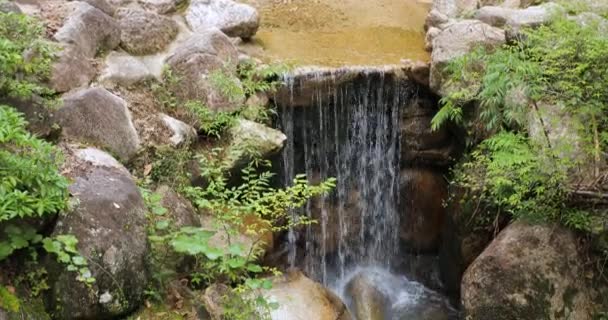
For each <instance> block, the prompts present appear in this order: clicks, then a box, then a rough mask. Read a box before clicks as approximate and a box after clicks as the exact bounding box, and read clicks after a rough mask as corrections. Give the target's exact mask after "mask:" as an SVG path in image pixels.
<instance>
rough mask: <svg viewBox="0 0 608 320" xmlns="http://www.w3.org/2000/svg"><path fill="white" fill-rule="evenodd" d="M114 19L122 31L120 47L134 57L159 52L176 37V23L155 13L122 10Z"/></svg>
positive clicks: (128, 9)
mask: <svg viewBox="0 0 608 320" xmlns="http://www.w3.org/2000/svg"><path fill="white" fill-rule="evenodd" d="M116 19H117V20H118V24H119V25H120V28H121V30H122V33H121V36H120V45H121V46H122V48H123V49H125V51H127V52H129V53H131V54H134V55H146V54H153V53H157V52H160V51H162V50H163V49H164V48H165V47H166V46H167V45H168V44H169V43H171V41H173V39H175V37H176V36H177V31H178V27H177V22H175V21H173V20H171V19H169V18H167V17H165V16H161V15H158V14H156V13H152V12H148V11H144V10H140V9H130V8H124V9H119V10H118V11H117V12H116Z"/></svg>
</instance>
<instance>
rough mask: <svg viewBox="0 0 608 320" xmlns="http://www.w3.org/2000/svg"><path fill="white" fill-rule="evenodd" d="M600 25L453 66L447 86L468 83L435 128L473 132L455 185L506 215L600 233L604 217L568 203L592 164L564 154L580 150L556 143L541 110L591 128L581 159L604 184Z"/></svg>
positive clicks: (605, 103) (604, 54)
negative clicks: (576, 178)
mask: <svg viewBox="0 0 608 320" xmlns="http://www.w3.org/2000/svg"><path fill="white" fill-rule="evenodd" d="M597 27H598V26H597V25H595V24H593V23H590V24H588V25H587V26H581V25H579V24H578V23H577V22H575V21H571V20H567V19H557V20H555V21H554V22H553V23H551V24H549V25H546V26H541V27H539V28H536V29H532V30H525V31H524V32H523V35H522V36H521V37H520V38H521V39H522V40H521V41H520V42H518V43H515V44H511V45H505V46H504V47H502V48H500V49H497V50H495V51H493V52H487V51H486V50H485V49H483V48H478V49H477V50H474V51H473V52H472V53H470V54H467V55H465V56H463V57H461V58H458V59H456V60H455V61H453V62H452V63H451V64H450V65H449V66H448V67H447V71H448V73H449V74H450V75H451V78H450V79H449V82H451V83H452V84H468V85H465V86H463V87H462V88H461V89H459V90H456V91H455V92H453V93H451V94H449V95H448V96H446V97H444V98H443V99H442V101H441V102H442V108H441V110H440V111H439V112H438V114H437V115H436V117H435V118H434V119H433V121H432V125H433V128H434V129H437V128H439V127H440V126H442V125H444V124H445V123H446V122H448V121H451V122H455V123H457V124H460V125H462V126H464V127H465V128H467V129H468V132H469V144H468V145H469V147H470V151H469V153H468V154H467V156H466V157H465V159H464V160H463V161H461V163H460V164H459V165H458V166H457V167H456V168H455V169H454V179H453V183H454V184H456V185H458V186H464V187H466V188H468V189H469V190H471V191H473V194H476V197H477V198H476V199H477V201H483V202H486V203H488V204H489V205H490V206H491V207H493V208H496V209H497V211H498V212H499V213H508V214H509V215H511V216H513V217H516V218H524V219H528V220H533V221H556V222H560V223H562V224H563V225H565V226H568V227H571V228H573V229H576V230H582V231H586V232H595V231H597V230H598V229H600V230H601V229H602V225H603V224H604V223H605V221H603V219H602V218H600V217H594V216H593V215H592V214H590V213H589V212H586V211H583V210H579V209H576V208H572V207H571V206H569V204H568V202H567V201H568V198H569V195H570V194H571V192H573V191H576V190H575V188H576V186H573V185H572V183H571V181H570V180H571V179H570V176H569V174H570V172H571V170H572V168H574V167H576V166H579V165H588V163H577V162H576V161H575V160H574V159H572V158H571V157H568V156H564V155H565V154H568V151H566V150H563V148H572V146H563V144H562V145H554V144H555V143H552V141H551V139H549V138H550V137H549V132H548V131H549V130H548V128H549V126H550V125H553V126H555V125H559V124H554V123H545V122H544V121H543V119H544V118H543V116H541V111H542V110H541V109H542V107H543V106H546V105H559V106H563V110H565V112H566V113H567V114H568V115H569V116H571V117H572V119H574V121H576V122H578V123H585V124H586V125H585V126H580V128H578V127H577V128H576V129H578V130H579V132H574V134H579V135H580V137H582V139H581V140H582V141H581V149H582V153H584V155H583V156H584V157H587V158H588V159H593V163H592V165H593V166H594V167H595V168H594V169H595V170H594V174H595V175H596V176H597V175H598V174H599V170H600V168H601V167H602V166H604V165H605V163H604V160H602V157H603V156H602V155H603V154H605V150H606V147H607V146H608V117H606V114H608V90H606V88H607V87H608V73H607V72H606V67H605V66H606V64H607V63H608V37H606V36H605V35H604V34H602V33H601V32H600V31H598V28H597ZM448 84H449V83H448ZM475 108H477V112H475V110H474V109H475ZM531 115H532V118H536V119H540V120H538V121H540V126H541V128H542V130H541V131H542V133H541V134H542V135H543V137H542V138H541V139H538V138H536V139H532V137H530V136H529V134H530V132H528V129H529V128H530V119H531ZM560 120H561V121H566V119H564V118H562V119H560ZM480 128H482V130H480ZM480 131H481V132H480ZM484 139H485V140H484ZM479 140H483V141H481V143H479V144H478V145H475V144H476V143H478V142H479ZM476 218H477V219H481V221H485V222H488V221H491V220H493V219H491V218H488V217H480V216H478V217H476Z"/></svg>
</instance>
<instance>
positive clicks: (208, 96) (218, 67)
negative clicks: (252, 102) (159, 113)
mask: <svg viewBox="0 0 608 320" xmlns="http://www.w3.org/2000/svg"><path fill="white" fill-rule="evenodd" d="M166 62H167V64H168V65H169V67H170V68H171V71H172V73H173V75H174V76H175V78H176V80H177V83H176V84H175V85H174V86H173V87H172V91H173V92H174V93H175V95H176V96H177V97H178V98H180V99H182V100H200V101H202V102H204V103H205V104H206V105H207V106H208V107H209V108H211V109H213V110H226V111H230V110H235V109H236V108H237V107H238V106H239V105H242V103H243V102H244V99H245V97H244V96H243V97H226V96H225V95H224V94H223V93H222V92H221V91H220V90H219V89H218V88H216V87H214V86H213V85H212V83H211V81H210V80H209V75H210V74H212V73H213V72H221V73H223V74H225V75H227V76H232V77H234V81H238V79H237V78H236V65H237V63H238V52H237V49H236V48H235V47H234V45H233V44H232V43H231V42H230V39H229V38H228V37H227V36H226V35H225V34H223V33H222V32H221V31H220V30H218V29H215V28H213V29H208V30H205V31H203V32H199V33H196V34H194V35H192V36H190V37H189V38H187V39H185V40H184V41H183V42H182V43H181V44H180V45H179V46H178V47H177V48H175V50H174V51H173V53H172V54H171V55H170V56H169V57H168V58H167V60H166Z"/></svg>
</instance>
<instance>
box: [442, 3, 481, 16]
mask: <svg viewBox="0 0 608 320" xmlns="http://www.w3.org/2000/svg"><path fill="white" fill-rule="evenodd" d="M476 9H477V0H433V6H432V10H436V11H437V12H440V13H442V14H444V15H446V16H448V17H450V18H458V17H462V16H464V15H467V14H469V13H472V12H473V11H475V10H476Z"/></svg>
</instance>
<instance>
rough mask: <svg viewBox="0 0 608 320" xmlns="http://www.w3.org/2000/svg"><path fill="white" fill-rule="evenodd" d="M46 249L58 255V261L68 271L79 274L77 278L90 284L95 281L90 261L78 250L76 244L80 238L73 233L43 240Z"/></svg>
mask: <svg viewBox="0 0 608 320" xmlns="http://www.w3.org/2000/svg"><path fill="white" fill-rule="evenodd" d="M42 244H43V247H44V249H45V250H46V251H47V252H48V253H52V254H54V255H55V256H56V257H57V261H58V262H60V263H62V264H64V265H65V266H66V268H67V270H68V271H74V272H76V273H77V274H78V276H77V277H76V279H77V280H78V281H81V282H84V283H86V284H87V285H90V284H92V283H94V282H95V278H93V276H92V274H91V270H90V269H89V267H88V265H89V264H88V262H87V260H86V258H85V257H83V256H81V255H80V253H79V252H78V248H76V245H77V244H78V239H76V237H74V236H73V235H69V234H66V235H58V236H55V237H52V238H45V239H44V240H42Z"/></svg>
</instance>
